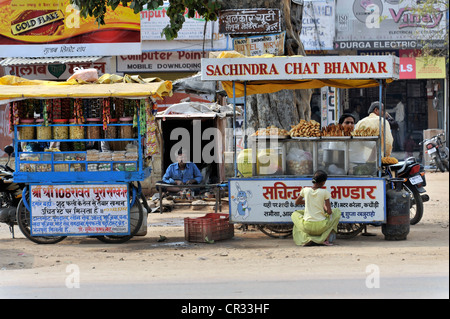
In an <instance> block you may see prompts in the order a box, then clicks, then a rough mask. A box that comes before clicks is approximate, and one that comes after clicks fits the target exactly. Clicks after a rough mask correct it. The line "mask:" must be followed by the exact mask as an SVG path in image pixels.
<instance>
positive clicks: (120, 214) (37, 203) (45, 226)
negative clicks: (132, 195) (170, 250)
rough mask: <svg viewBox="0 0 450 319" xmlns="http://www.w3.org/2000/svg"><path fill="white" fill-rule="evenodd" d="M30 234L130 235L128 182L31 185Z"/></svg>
mask: <svg viewBox="0 0 450 319" xmlns="http://www.w3.org/2000/svg"><path fill="white" fill-rule="evenodd" d="M30 195H31V196H30V197H31V201H30V206H31V235H32V236H68V235H128V234H129V233H130V226H129V216H128V186H127V185H126V184H108V185H105V184H102V185H95V184H92V185H91V184H83V185H77V184H72V185H32V186H31V192H30Z"/></svg>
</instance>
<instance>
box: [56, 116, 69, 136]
mask: <svg viewBox="0 0 450 319" xmlns="http://www.w3.org/2000/svg"><path fill="white" fill-rule="evenodd" d="M68 123H69V121H68V120H67V119H57V120H53V124H55V125H58V126H53V139H55V140H67V139H69V127H68V126H59V125H63V124H68Z"/></svg>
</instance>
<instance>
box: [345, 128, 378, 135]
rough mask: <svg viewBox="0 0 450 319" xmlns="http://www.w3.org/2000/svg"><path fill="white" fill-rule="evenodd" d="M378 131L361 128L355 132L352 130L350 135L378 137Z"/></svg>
mask: <svg viewBox="0 0 450 319" xmlns="http://www.w3.org/2000/svg"><path fill="white" fill-rule="evenodd" d="M377 132H378V130H377V129H376V128H370V127H365V126H361V127H360V128H358V129H357V130H354V131H353V132H352V133H351V135H353V136H378V133H377Z"/></svg>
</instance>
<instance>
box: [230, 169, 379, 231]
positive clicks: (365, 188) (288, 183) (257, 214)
mask: <svg viewBox="0 0 450 319" xmlns="http://www.w3.org/2000/svg"><path fill="white" fill-rule="evenodd" d="M385 184H386V183H385V181H384V180H383V179H381V178H329V179H328V180H327V183H326V185H325V188H326V189H327V190H328V191H329V192H330V194H331V200H330V202H331V207H332V208H339V209H340V210H341V213H342V216H341V219H340V222H341V223H361V222H362V223H364V222H365V223H367V222H381V221H385V218H386V210H385V207H386V205H385ZM311 186H312V183H311V179H310V178H292V179H277V178H270V179H264V178H258V179H254V178H253V179H250V178H249V179H246V178H239V179H230V180H229V187H228V189H229V197H230V199H229V202H230V221H231V222H233V223H244V222H245V223H257V224H265V223H291V222H292V221H291V214H292V212H294V211H295V210H299V209H304V206H300V205H299V206H296V205H295V199H296V198H297V197H298V196H299V194H300V191H301V190H302V188H303V187H311Z"/></svg>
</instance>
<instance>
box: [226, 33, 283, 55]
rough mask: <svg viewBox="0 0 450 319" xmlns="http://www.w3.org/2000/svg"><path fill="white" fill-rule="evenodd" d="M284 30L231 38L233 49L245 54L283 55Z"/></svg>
mask: <svg viewBox="0 0 450 319" xmlns="http://www.w3.org/2000/svg"><path fill="white" fill-rule="evenodd" d="M285 41H286V31H283V32H281V33H275V34H265V35H254V36H249V37H242V38H233V50H234V51H236V52H239V53H240V54H243V55H245V56H256V55H263V54H273V55H277V56H278V55H284V43H285Z"/></svg>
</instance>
